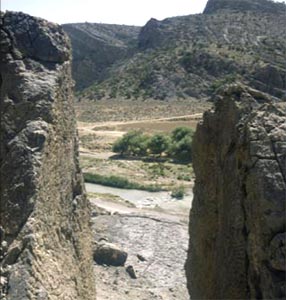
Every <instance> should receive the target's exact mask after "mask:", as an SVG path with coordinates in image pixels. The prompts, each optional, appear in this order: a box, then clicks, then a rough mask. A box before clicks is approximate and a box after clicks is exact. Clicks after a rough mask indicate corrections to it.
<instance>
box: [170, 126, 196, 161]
mask: <svg viewBox="0 0 286 300" xmlns="http://www.w3.org/2000/svg"><path fill="white" fill-rule="evenodd" d="M193 135H194V132H193V130H192V129H191V128H189V127H178V128H176V129H175V130H173V132H172V135H171V137H172V145H171V147H170V150H169V155H170V156H171V157H173V158H174V159H177V160H179V161H184V162H188V161H191V160H192V140H193Z"/></svg>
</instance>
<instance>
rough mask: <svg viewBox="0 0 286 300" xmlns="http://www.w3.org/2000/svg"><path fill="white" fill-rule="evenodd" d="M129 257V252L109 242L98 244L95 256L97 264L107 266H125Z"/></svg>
mask: <svg viewBox="0 0 286 300" xmlns="http://www.w3.org/2000/svg"><path fill="white" fill-rule="evenodd" d="M127 256H128V254H127V252H125V251H124V250H122V249H120V248H119V247H118V246H117V245H114V244H112V243H107V242H103V243H102V242H101V243H100V244H98V245H97V247H96V249H95V251H94V254H93V258H94V260H95V261H96V263H98V264H99V265H107V266H124V264H125V262H126V260H127Z"/></svg>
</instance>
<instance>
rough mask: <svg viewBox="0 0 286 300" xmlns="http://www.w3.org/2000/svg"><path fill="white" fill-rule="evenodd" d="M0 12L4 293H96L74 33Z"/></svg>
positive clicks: (11, 298)
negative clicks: (78, 113) (74, 69)
mask: <svg viewBox="0 0 286 300" xmlns="http://www.w3.org/2000/svg"><path fill="white" fill-rule="evenodd" d="M0 18H1V20H0V48H1V51H0V109H1V111H0V115H1V128H0V132H1V134H0V153H1V155H0V185H1V186H0V207H1V209H0V242H2V250H1V252H3V253H1V258H0V270H1V272H2V273H3V274H4V273H5V278H6V279H7V280H6V279H5V278H4V279H2V281H3V282H4V285H5V286H4V287H2V288H0V290H1V293H2V294H3V293H5V294H7V295H5V297H6V299H7V300H23V299H54V298H55V297H56V298H57V299H59V300H63V299H74V300H90V299H94V295H95V291H94V278H93V269H92V249H91V232H90V224H89V216H90V211H89V205H88V203H87V199H86V196H85V193H84V187H83V178H82V174H81V171H80V168H79V160H78V140H77V133H76V124H75V113H74V109H73V93H72V88H73V80H72V78H71V46H70V43H69V40H68V38H67V36H66V35H65V33H64V32H63V30H62V29H61V27H60V26H58V25H56V24H52V23H49V22H47V21H45V20H42V19H38V18H34V17H31V16H28V15H26V14H23V13H16V12H6V13H1V16H0ZM75 201H76V203H77V205H76V206H74V205H73V203H74V202H75ZM4 233H5V234H4ZM3 240H5V241H6V242H7V244H6V245H5V251H3ZM1 275H2V274H1ZM5 280H6V281H5ZM7 287H9V289H8V288H7ZM55 295H57V296H55ZM1 297H2V295H1V296H0V298H1ZM1 299H2V298H1Z"/></svg>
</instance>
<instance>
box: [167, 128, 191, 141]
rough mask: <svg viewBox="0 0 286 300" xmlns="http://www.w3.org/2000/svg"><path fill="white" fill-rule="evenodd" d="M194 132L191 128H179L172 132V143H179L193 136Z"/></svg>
mask: <svg viewBox="0 0 286 300" xmlns="http://www.w3.org/2000/svg"><path fill="white" fill-rule="evenodd" d="M193 135H194V132H193V130H192V129H191V128H190V127H184V126H182V127H177V128H176V129H174V130H173V131H172V141H173V142H179V141H181V140H182V139H183V138H184V137H186V136H191V137H192V136H193Z"/></svg>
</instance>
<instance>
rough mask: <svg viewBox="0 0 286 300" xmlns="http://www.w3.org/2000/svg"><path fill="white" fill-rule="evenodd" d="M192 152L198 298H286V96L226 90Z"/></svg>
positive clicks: (193, 287) (191, 269)
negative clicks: (279, 97) (282, 97)
mask: <svg viewBox="0 0 286 300" xmlns="http://www.w3.org/2000/svg"><path fill="white" fill-rule="evenodd" d="M193 151H194V154H193V158H194V170H195V173H196V183H195V188H194V201H193V206H192V210H191V213H190V227H189V233H190V244H189V253H188V261H187V263H186V273H187V277H188V289H189V292H190V294H191V298H192V299H285V297H286V295H285V288H286V287H285V271H286V270H285V266H286V262H285V235H286V233H285V232H286V229H285V219H286V215H285V203H286V176H285V174H286V103H285V101H277V99H275V101H272V98H271V97H269V96H268V95H266V94H262V93H260V92H257V91H255V90H252V89H249V88H245V87H243V86H239V85H232V86H229V87H227V88H225V89H223V90H221V91H220V93H219V94H218V95H217V96H216V101H215V108H214V110H213V111H209V112H206V113H205V115H204V119H203V122H202V123H201V124H199V126H198V129H197V133H196V135H195V138H194V144H193Z"/></svg>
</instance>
